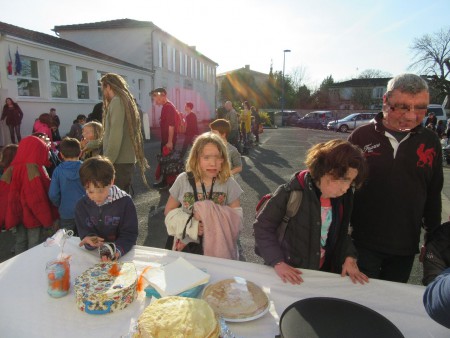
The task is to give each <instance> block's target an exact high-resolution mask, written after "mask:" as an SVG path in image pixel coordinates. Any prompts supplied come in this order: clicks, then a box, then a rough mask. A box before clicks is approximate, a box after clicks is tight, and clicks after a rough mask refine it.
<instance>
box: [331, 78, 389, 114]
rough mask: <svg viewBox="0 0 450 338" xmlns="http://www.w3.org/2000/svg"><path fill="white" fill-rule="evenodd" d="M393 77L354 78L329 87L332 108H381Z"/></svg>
mask: <svg viewBox="0 0 450 338" xmlns="http://www.w3.org/2000/svg"><path fill="white" fill-rule="evenodd" d="M390 79H391V78H371V79H352V80H349V81H343V82H337V83H334V84H333V85H331V86H330V87H329V88H328V96H329V100H330V108H331V109H350V110H353V109H374V110H377V109H381V106H382V104H383V95H384V93H386V88H387V83H388V81H389V80H390Z"/></svg>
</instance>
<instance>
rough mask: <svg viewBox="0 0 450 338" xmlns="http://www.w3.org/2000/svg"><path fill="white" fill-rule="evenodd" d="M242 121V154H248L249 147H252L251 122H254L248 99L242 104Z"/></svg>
mask: <svg viewBox="0 0 450 338" xmlns="http://www.w3.org/2000/svg"><path fill="white" fill-rule="evenodd" d="M240 121H241V135H242V137H241V139H242V147H243V148H242V154H243V155H248V151H249V147H250V145H249V144H250V142H249V141H250V140H249V137H250V135H249V134H250V132H251V123H252V112H251V111H250V104H249V103H248V101H244V103H243V104H242V111H241V116H240Z"/></svg>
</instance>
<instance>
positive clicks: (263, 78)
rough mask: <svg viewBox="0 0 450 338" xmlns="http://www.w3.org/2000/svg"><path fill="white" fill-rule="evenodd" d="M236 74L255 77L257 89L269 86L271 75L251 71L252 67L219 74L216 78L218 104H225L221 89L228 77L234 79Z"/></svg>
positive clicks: (248, 66) (246, 66) (247, 66)
mask: <svg viewBox="0 0 450 338" xmlns="http://www.w3.org/2000/svg"><path fill="white" fill-rule="evenodd" d="M236 73H243V74H248V75H251V76H252V77H253V79H254V80H255V86H256V87H260V88H262V87H264V86H265V85H266V84H267V81H268V80H269V74H265V73H261V72H257V71H254V70H251V69H250V65H245V66H244V67H242V68H238V69H233V70H230V71H228V72H224V73H220V74H217V78H216V82H217V94H216V95H217V97H216V101H217V104H218V105H219V106H220V105H223V103H224V102H220V88H221V86H222V82H223V80H224V79H225V78H226V77H232V76H233V75H234V74H236Z"/></svg>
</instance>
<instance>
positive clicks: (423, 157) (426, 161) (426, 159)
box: [416, 143, 436, 168]
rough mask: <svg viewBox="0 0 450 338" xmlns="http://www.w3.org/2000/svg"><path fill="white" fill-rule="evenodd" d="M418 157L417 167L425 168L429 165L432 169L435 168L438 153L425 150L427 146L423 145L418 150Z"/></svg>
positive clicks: (430, 149) (432, 150) (431, 149)
mask: <svg viewBox="0 0 450 338" xmlns="http://www.w3.org/2000/svg"><path fill="white" fill-rule="evenodd" d="M416 153H417V156H418V157H419V160H418V161H417V166H418V167H421V168H424V167H425V165H428V166H429V167H430V168H432V167H433V160H434V157H435V156H436V151H435V150H434V149H433V148H429V149H425V144H423V143H422V144H421V145H420V146H419V148H417V151H416Z"/></svg>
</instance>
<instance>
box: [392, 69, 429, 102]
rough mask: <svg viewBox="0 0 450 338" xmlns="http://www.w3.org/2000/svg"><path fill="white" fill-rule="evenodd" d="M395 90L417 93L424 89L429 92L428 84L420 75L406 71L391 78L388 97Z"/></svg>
mask: <svg viewBox="0 0 450 338" xmlns="http://www.w3.org/2000/svg"><path fill="white" fill-rule="evenodd" d="M394 90H399V91H400V92H402V93H406V94H413V95H415V94H418V93H420V92H424V91H425V92H428V84H427V82H426V81H425V80H424V79H422V78H421V77H420V76H418V75H415V74H408V73H405V74H400V75H397V76H396V77H394V78H392V79H391V80H389V82H388V84H387V91H386V97H387V98H389V97H390V96H391V95H392V92H393V91H394Z"/></svg>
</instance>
